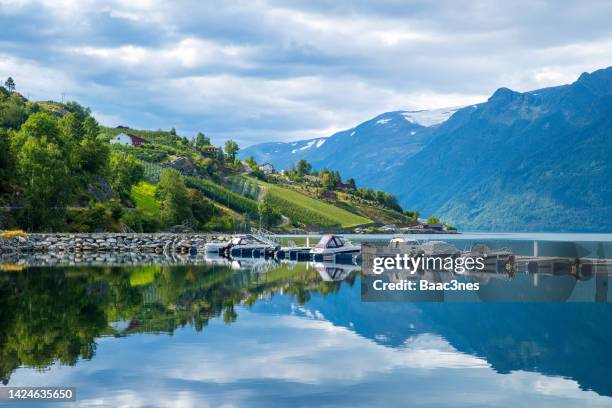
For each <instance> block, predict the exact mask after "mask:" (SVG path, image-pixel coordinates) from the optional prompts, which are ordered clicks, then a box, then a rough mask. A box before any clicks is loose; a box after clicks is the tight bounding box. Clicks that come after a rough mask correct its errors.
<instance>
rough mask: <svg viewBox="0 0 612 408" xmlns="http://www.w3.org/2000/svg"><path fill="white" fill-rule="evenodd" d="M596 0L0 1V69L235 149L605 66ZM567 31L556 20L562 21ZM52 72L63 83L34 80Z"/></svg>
mask: <svg viewBox="0 0 612 408" xmlns="http://www.w3.org/2000/svg"><path fill="white" fill-rule="evenodd" d="M611 12H612V4H610V3H609V2H605V1H590V2H587V3H584V2H581V3H580V4H578V3H575V2H569V1H568V2H562V4H559V2H553V1H548V2H547V1H542V2H525V3H523V4H520V5H517V4H516V3H508V2H502V1H496V2H495V1H494V2H491V1H475V2H470V3H469V4H458V3H456V2H453V1H439V2H427V1H417V0H415V1H409V2H397V1H392V0H388V1H382V2H357V3H356V2H352V1H350V2H349V1H344V0H339V1H334V2H330V1H326V0H321V1H311V2H307V3H304V2H294V1H281V0H278V1H274V0H261V1H257V2H248V1H237V2H224V3H218V2H199V1H187V2H184V3H181V5H178V4H176V3H173V2H162V1H153V0H142V1H124V0H116V1H111V2H101V1H93V0H91V1H79V2H77V1H73V0H64V1H62V2H61V4H59V5H58V2H55V1H49V0H45V1H27V0H19V1H10V0H8V1H7V0H0V26H2V27H3V29H2V33H1V34H0V54H2V55H3V58H4V59H6V60H7V61H11V63H10V64H7V63H4V64H0V75H2V76H8V75H12V76H13V77H18V78H20V79H19V81H18V86H19V87H20V88H21V89H27V90H28V92H29V93H31V94H32V95H36V96H37V97H40V98H41V99H50V98H54V99H57V98H58V96H57V95H60V94H61V93H62V92H64V93H66V92H70V93H71V94H73V95H74V96H75V97H78V98H79V100H80V101H81V102H83V103H85V104H87V105H89V106H91V107H92V109H93V110H94V111H96V112H99V113H100V114H102V115H103V117H115V118H121V120H124V121H125V122H126V123H125V124H131V125H134V126H140V127H147V128H165V129H168V128H170V127H176V128H177V129H178V130H179V131H182V132H184V133H187V134H189V135H191V134H193V133H195V132H197V131H198V130H202V131H205V132H206V133H208V134H209V135H211V136H212V137H213V139H214V140H215V141H216V142H217V143H221V142H222V141H223V140H224V139H227V138H235V139H238V140H239V141H240V142H241V144H243V145H247V144H251V143H256V142H261V141H270V140H292V139H298V138H303V137H309V136H325V135H328V133H324V132H329V131H331V130H339V129H346V128H350V127H352V126H354V125H356V124H357V123H359V122H360V121H362V120H365V119H368V118H370V117H372V116H374V115H376V114H378V113H382V112H384V111H387V110H400V109H419V108H436V107H445V106H454V105H458V104H464V103H467V104H469V103H474V102H478V101H482V100H485V99H486V98H487V96H488V95H490V94H491V93H492V92H493V91H494V90H495V89H496V88H498V87H500V86H507V87H510V88H513V89H516V90H520V91H526V90H531V89H536V88H538V87H542V86H553V85H559V84H562V83H566V82H571V81H572V80H574V79H575V78H577V77H578V75H579V74H580V73H581V72H583V71H592V70H595V69H598V68H602V67H605V66H608V65H610V61H612V47H611V45H612V28H610V25H609V18H608V16H609V15H610V13H611ZM560 27H562V29H560ZM43 71H44V72H47V73H49V74H51V78H59V79H60V80H59V81H57V82H55V81H47V82H48V83H46V84H45V83H43V82H44V79H45V76H42V77H38V78H35V77H34V76H33V72H43Z"/></svg>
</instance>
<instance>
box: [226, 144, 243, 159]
mask: <svg viewBox="0 0 612 408" xmlns="http://www.w3.org/2000/svg"><path fill="white" fill-rule="evenodd" d="M238 150H240V148H239V147H238V143H236V142H234V141H233V140H228V141H226V142H225V154H226V155H227V158H228V160H229V161H230V162H234V161H235V160H236V155H237V154H238Z"/></svg>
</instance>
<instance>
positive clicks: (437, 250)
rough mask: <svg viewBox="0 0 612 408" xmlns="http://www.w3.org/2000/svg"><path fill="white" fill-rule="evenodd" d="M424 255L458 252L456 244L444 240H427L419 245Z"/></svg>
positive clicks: (453, 253) (443, 254)
mask: <svg viewBox="0 0 612 408" xmlns="http://www.w3.org/2000/svg"><path fill="white" fill-rule="evenodd" d="M421 250H422V251H423V255H425V256H456V255H458V254H459V253H460V252H459V250H458V249H457V247H456V246H454V245H453V244H449V243H448V242H444V241H429V242H425V243H424V244H422V245H421Z"/></svg>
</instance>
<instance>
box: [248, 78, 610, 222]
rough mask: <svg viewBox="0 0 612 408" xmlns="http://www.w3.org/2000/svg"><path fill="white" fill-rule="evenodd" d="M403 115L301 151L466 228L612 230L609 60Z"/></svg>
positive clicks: (406, 203) (394, 114) (406, 204)
mask: <svg viewBox="0 0 612 408" xmlns="http://www.w3.org/2000/svg"><path fill="white" fill-rule="evenodd" d="M403 114H404V112H391V113H386V114H383V115H380V116H378V117H376V118H374V119H372V120H370V121H367V122H365V123H363V124H361V125H359V126H357V127H356V128H354V129H352V130H348V131H344V132H339V133H337V134H335V135H333V136H331V137H330V138H328V139H319V140H325V141H324V142H323V146H325V145H326V144H328V143H329V144H332V143H330V142H331V141H332V140H334V139H337V140H342V141H345V140H346V135H347V134H349V135H350V134H351V133H352V132H353V130H357V129H363V130H364V133H363V134H362V137H360V138H355V139H353V143H352V144H351V143H346V142H345V143H343V146H342V147H341V148H339V149H338V150H336V153H335V156H334V157H331V158H330V159H329V160H327V159H326V158H327V157H328V156H323V155H321V156H320V157H317V156H316V152H315V154H314V155H313V154H312V153H311V154H310V155H308V154H302V155H303V158H305V159H307V160H309V161H312V162H313V163H314V164H315V167H320V166H321V165H325V166H327V167H330V168H334V169H339V170H340V171H341V173H342V174H343V176H344V177H354V178H355V179H356V180H357V184H358V185H368V186H371V187H375V188H381V189H384V190H386V191H389V192H392V193H394V194H396V195H397V196H398V198H399V200H400V203H401V204H402V205H403V206H404V207H406V208H418V209H420V210H421V211H422V213H423V214H425V215H427V214H432V213H435V214H436V215H438V216H440V217H442V218H444V219H445V221H447V222H450V223H452V224H455V225H458V226H459V227H460V228H462V229H464V230H466V229H467V230H494V231H580V232H588V231H593V232H595V231H601V232H604V231H605V232H609V231H611V230H612V183H611V182H610V180H611V179H612V166H611V157H612V67H611V68H607V69H601V70H598V71H595V72H593V73H590V74H589V73H584V74H582V75H581V76H580V77H579V78H578V80H577V81H575V82H574V83H572V84H569V85H562V86H557V87H551V88H545V89H540V90H535V91H529V92H522V93H521V92H515V91H512V90H510V89H508V88H500V89H498V90H497V91H495V92H494V93H493V95H492V96H491V97H490V98H489V99H488V100H487V101H486V102H484V103H481V104H478V105H473V106H468V107H464V108H461V109H458V110H456V111H455V112H453V113H452V115H450V117H449V118H448V120H445V121H442V122H436V123H434V124H431V122H430V123H429V124H430V125H429V126H424V125H426V124H427V123H423V122H421V123H420V124H419V123H418V121H414V122H417V123H413V122H408V121H407V120H404V121H403V122H401V121H400V120H399V119H400V118H405V116H404V115H403ZM421 114H423V113H421ZM425 115H426V116H430V115H429V114H428V113H426V114H425ZM381 119H382V120H384V119H390V120H389V121H387V122H385V123H377V122H379V121H380V120H381ZM377 124H378V125H382V126H381V127H380V128H376V125H377ZM366 129H367V133H366V132H365V131H366ZM375 129H377V130H378V132H376V131H375ZM412 132H415V133H414V134H413V133H412ZM338 143H339V142H338ZM261 146H262V145H259V146H254V147H252V148H250V149H245V150H246V152H245V153H246V154H248V153H249V151H250V152H253V154H254V156H255V158H256V159H258V158H259V159H261V157H262V156H258V155H257V154H255V152H258V149H260V148H261ZM304 150H308V149H304ZM311 157H317V158H318V160H311ZM300 158H302V157H300ZM267 159H268V160H269V161H272V162H273V163H275V161H274V160H273V156H270V157H268V158H267ZM275 164H276V163H275ZM279 165H281V167H282V164H280V163H279Z"/></svg>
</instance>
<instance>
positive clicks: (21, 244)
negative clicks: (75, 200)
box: [0, 233, 229, 254]
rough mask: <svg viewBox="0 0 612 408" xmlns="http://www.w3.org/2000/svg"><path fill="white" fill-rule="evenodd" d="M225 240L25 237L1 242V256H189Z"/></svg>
mask: <svg viewBox="0 0 612 408" xmlns="http://www.w3.org/2000/svg"><path fill="white" fill-rule="evenodd" d="M228 238H229V236H228V235H222V234H170V233H160V234H112V233H96V234H28V235H27V236H26V237H15V238H11V239H0V253H15V252H25V253H40V252H66V253H69V252H132V253H137V252H141V253H158V254H162V253H189V252H190V251H191V252H194V250H196V251H197V252H201V251H203V250H204V245H205V244H206V242H210V241H214V240H217V239H228ZM192 248H194V249H192Z"/></svg>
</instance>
